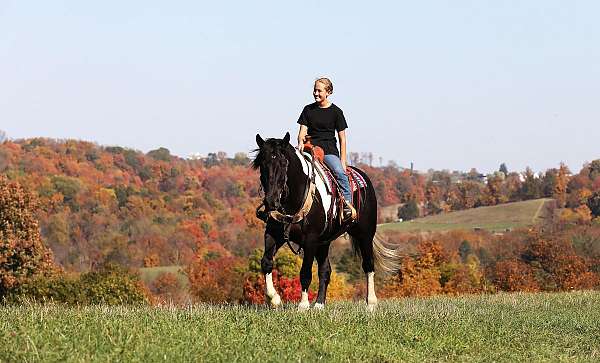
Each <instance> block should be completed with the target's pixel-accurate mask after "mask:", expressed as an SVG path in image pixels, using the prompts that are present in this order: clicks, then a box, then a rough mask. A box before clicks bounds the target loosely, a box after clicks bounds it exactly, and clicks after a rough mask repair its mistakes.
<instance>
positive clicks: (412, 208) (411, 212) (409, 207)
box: [398, 199, 419, 221]
mask: <svg viewBox="0 0 600 363" xmlns="http://www.w3.org/2000/svg"><path fill="white" fill-rule="evenodd" d="M418 217H419V206H418V205H417V201H416V200H414V199H411V200H409V201H408V202H407V203H405V204H404V205H403V206H402V207H400V208H398V218H402V219H403V220H405V221H409V220H411V219H415V218H418Z"/></svg>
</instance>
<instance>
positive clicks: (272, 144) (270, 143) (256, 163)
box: [250, 138, 292, 170]
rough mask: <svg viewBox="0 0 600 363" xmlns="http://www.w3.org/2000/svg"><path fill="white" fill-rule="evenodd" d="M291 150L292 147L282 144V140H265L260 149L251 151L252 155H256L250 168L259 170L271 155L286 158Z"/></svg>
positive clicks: (285, 143)
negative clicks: (279, 154)
mask: <svg viewBox="0 0 600 363" xmlns="http://www.w3.org/2000/svg"><path fill="white" fill-rule="evenodd" d="M291 148H292V146H291V145H290V144H289V143H287V142H284V141H283V139H275V138H271V139H267V140H265V143H264V145H263V147H262V148H259V149H254V150H252V152H253V153H256V157H254V160H252V163H251V165H250V166H251V167H252V169H255V170H256V169H258V168H260V166H261V165H262V164H263V162H264V161H265V160H268V158H270V157H271V155H273V154H277V153H281V154H283V155H285V156H288V155H289V151H290V150H292V149H291Z"/></svg>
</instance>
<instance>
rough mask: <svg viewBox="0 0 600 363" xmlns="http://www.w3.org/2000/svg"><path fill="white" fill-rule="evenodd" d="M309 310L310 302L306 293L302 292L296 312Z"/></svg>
mask: <svg viewBox="0 0 600 363" xmlns="http://www.w3.org/2000/svg"><path fill="white" fill-rule="evenodd" d="M308 309H310V302H309V301H308V291H304V290H303V291H302V297H301V299H300V304H298V311H306V310H308Z"/></svg>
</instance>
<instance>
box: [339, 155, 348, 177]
mask: <svg viewBox="0 0 600 363" xmlns="http://www.w3.org/2000/svg"><path fill="white" fill-rule="evenodd" d="M340 161H341V162H342V169H343V170H344V173H347V172H348V169H347V166H346V158H342V159H340Z"/></svg>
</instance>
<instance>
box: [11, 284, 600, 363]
mask: <svg viewBox="0 0 600 363" xmlns="http://www.w3.org/2000/svg"><path fill="white" fill-rule="evenodd" d="M599 321H600V292H593V291H588V292H572V293H557V294H498V295H478V296H461V297H452V298H451V297H444V296H440V297H433V298H420V299H419V298H410V299H409V298H407V299H403V300H384V301H382V302H381V303H380V306H379V308H378V310H376V312H375V313H372V314H369V313H367V312H366V311H365V308H364V305H363V304H362V303H352V302H340V303H332V304H329V305H328V306H327V307H326V309H325V310H324V311H314V310H311V311H309V312H306V313H298V312H297V311H296V310H295V306H293V305H288V306H285V307H284V308H282V309H279V310H276V311H274V310H270V309H267V308H264V307H241V306H208V305H199V306H193V307H189V308H167V307H163V308H152V307H137V308H136V307H116V308H109V307H102V306H98V307H78V308H66V307H61V306H39V305H29V306H0V361H6V362H8V361H72V362H78V361H86V362H87V361H102V362H105V361H207V362H215V361H220V362H230V361H237V362H246V361H258V362H289V361H302V362H315V361H319V360H323V361H335V362H337V361H352V362H356V361H362V362H397V361H418V362H421V361H504V362H513V361H532V360H533V361H568V362H572V361H582V362H584V361H588V362H594V361H595V362H597V361H600V323H599Z"/></svg>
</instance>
